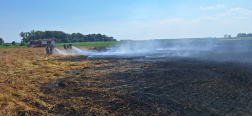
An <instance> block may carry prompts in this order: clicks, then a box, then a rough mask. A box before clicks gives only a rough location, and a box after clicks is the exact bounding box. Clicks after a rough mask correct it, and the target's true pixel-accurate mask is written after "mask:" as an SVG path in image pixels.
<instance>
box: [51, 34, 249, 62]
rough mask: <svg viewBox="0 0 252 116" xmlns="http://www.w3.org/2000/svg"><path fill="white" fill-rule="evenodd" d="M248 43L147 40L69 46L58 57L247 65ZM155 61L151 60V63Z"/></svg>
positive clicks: (247, 41) (239, 41)
mask: <svg viewBox="0 0 252 116" xmlns="http://www.w3.org/2000/svg"><path fill="white" fill-rule="evenodd" d="M251 46H252V44H251V42H250V41H249V40H196V39H195V40H192V39H191V40H190V39H188V40H147V41H128V42H123V43H121V44H120V45H117V46H113V47H107V48H106V49H102V50H97V51H94V50H87V49H81V48H77V47H74V46H73V49H72V50H69V51H65V52H64V51H61V50H58V49H56V50H57V51H58V53H59V54H62V55H87V56H88V58H134V57H144V58H170V57H178V58H181V57H183V58H198V59H203V60H216V61H243V62H248V61H249V62H251V61H252V60H250V58H251V57H252V53H251V52H250V51H251V48H252V47H251ZM153 60H155V59H153Z"/></svg>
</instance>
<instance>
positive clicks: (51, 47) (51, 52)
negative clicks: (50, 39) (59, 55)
mask: <svg viewBox="0 0 252 116" xmlns="http://www.w3.org/2000/svg"><path fill="white" fill-rule="evenodd" d="M50 54H53V45H52V44H50Z"/></svg>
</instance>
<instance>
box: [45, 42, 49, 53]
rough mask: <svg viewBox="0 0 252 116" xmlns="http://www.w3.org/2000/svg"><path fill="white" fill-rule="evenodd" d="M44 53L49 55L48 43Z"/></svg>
mask: <svg viewBox="0 0 252 116" xmlns="http://www.w3.org/2000/svg"><path fill="white" fill-rule="evenodd" d="M46 55H49V44H47V45H46Z"/></svg>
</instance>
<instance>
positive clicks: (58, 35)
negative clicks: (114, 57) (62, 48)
mask: <svg viewBox="0 0 252 116" xmlns="http://www.w3.org/2000/svg"><path fill="white" fill-rule="evenodd" d="M19 35H20V36H21V37H22V40H21V41H22V42H28V41H30V40H37V39H54V40H55V41H56V42H57V43H70V42H94V41H116V39H114V38H113V37H109V36H107V35H102V34H88V35H83V34H81V33H72V34H68V33H65V32H63V31H34V30H32V31H30V32H21V33H20V34H19Z"/></svg>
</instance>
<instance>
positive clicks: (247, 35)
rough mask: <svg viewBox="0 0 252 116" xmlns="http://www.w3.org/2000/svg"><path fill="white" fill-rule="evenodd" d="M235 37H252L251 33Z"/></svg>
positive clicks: (239, 34)
mask: <svg viewBox="0 0 252 116" xmlns="http://www.w3.org/2000/svg"><path fill="white" fill-rule="evenodd" d="M237 37H252V33H247V34H246V33H238V34H237Z"/></svg>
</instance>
